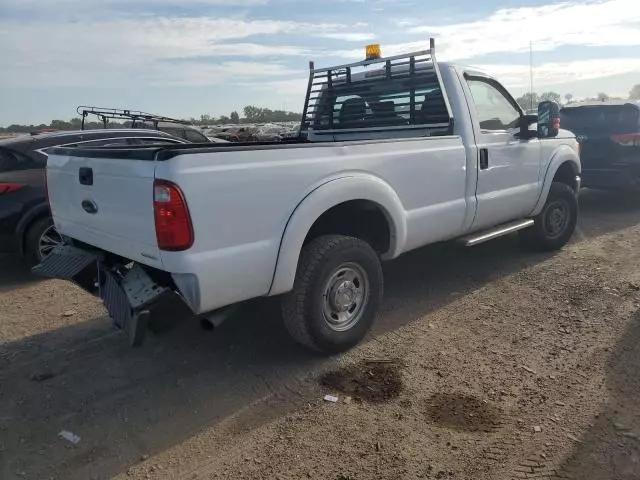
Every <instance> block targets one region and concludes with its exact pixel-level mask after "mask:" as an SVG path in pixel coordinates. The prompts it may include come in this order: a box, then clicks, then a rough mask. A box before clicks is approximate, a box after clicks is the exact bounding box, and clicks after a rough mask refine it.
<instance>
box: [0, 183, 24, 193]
mask: <svg viewBox="0 0 640 480" xmlns="http://www.w3.org/2000/svg"><path fill="white" fill-rule="evenodd" d="M24 187H26V185H23V184H21V183H0V195H3V194H5V193H12V192H16V191H18V190H20V189H21V188H24Z"/></svg>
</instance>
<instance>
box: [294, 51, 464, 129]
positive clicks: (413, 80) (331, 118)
mask: <svg viewBox="0 0 640 480" xmlns="http://www.w3.org/2000/svg"><path fill="white" fill-rule="evenodd" d="M420 55H422V56H420ZM376 62H377V60H373V62H372V63H376ZM379 63H381V64H382V65H378V66H374V65H371V64H369V63H366V62H365V63H364V64H363V63H362V62H359V63H355V64H351V65H347V66H342V67H334V68H333V69H319V70H313V69H312V71H311V78H310V83H309V91H308V94H307V106H306V108H305V119H304V122H305V128H307V129H308V134H309V136H310V137H311V136H312V137H313V141H342V140H366V139H394V138H411V137H420V136H431V135H447V134H451V133H452V126H453V119H452V117H451V114H450V108H449V106H448V102H447V100H446V95H445V93H444V91H443V87H442V85H441V82H440V79H439V75H438V73H437V67H436V65H435V64H434V63H432V62H431V58H430V57H429V53H428V51H427V53H425V52H418V53H417V54H411V56H406V57H392V58H390V59H379ZM380 66H382V68H380ZM360 67H363V70H362V71H358V72H357V73H355V69H356V68H360Z"/></svg>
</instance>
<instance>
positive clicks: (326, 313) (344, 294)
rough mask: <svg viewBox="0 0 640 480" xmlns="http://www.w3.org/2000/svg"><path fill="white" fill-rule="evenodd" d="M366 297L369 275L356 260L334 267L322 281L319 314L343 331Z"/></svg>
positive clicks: (356, 319)
mask: <svg viewBox="0 0 640 480" xmlns="http://www.w3.org/2000/svg"><path fill="white" fill-rule="evenodd" d="M368 301H369V277H368V276H367V273H366V272H365V271H364V269H363V268H362V267H361V266H360V265H358V264H356V263H344V264H342V265H340V266H339V267H338V268H336V269H335V270H334V271H333V272H332V273H331V274H330V275H329V278H328V280H327V281H326V282H325V284H324V288H323V294H322V314H323V317H324V320H325V323H326V324H327V326H328V327H329V328H330V329H331V330H334V331H336V332H344V331H346V330H349V329H350V328H352V327H353V326H354V325H355V324H357V323H358V322H359V321H360V319H361V318H362V315H363V313H364V309H365V306H366V304H367V302H368Z"/></svg>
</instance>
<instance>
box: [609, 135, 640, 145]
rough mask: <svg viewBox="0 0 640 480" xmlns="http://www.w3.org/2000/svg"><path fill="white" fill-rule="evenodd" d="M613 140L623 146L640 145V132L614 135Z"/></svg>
mask: <svg viewBox="0 0 640 480" xmlns="http://www.w3.org/2000/svg"><path fill="white" fill-rule="evenodd" d="M611 140H613V141H614V142H616V143H618V144H620V145H622V146H623V147H637V146H640V133H623V134H621V135H612V136H611Z"/></svg>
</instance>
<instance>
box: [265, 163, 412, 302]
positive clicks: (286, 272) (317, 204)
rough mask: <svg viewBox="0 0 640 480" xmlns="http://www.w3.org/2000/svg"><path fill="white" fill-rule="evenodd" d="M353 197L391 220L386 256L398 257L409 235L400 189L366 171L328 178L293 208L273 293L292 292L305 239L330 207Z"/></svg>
mask: <svg viewBox="0 0 640 480" xmlns="http://www.w3.org/2000/svg"><path fill="white" fill-rule="evenodd" d="M351 200H368V201H371V202H374V203H376V204H377V205H379V206H380V207H381V209H382V211H383V212H384V214H385V216H386V217H387V221H388V222H389V230H390V232H391V242H390V248H389V251H388V252H387V253H386V254H385V255H384V256H383V258H385V259H388V258H395V257H397V256H398V255H399V254H400V253H401V252H402V248H403V246H404V244H405V241H406V237H407V225H406V214H405V211H404V208H403V207H402V203H401V202H400V198H399V197H398V195H397V194H396V192H395V191H394V190H393V189H392V188H391V187H390V186H389V185H388V184H387V183H385V182H383V181H382V180H381V179H379V178H377V177H374V176H371V175H365V174H354V175H353V176H348V177H341V178H337V179H333V180H328V181H327V182H326V183H323V184H322V185H320V186H318V187H317V188H316V189H315V190H313V191H312V192H311V193H309V194H308V195H307V196H306V197H305V198H304V199H303V200H302V201H301V202H300V203H299V204H298V206H297V207H296V209H295V210H294V211H293V213H292V215H291V217H290V218H289V221H288V222H287V226H286V227H285V231H284V235H283V236H282V240H281V242H280V249H279V251H278V260H277V263H276V269H275V273H274V277H273V282H272V284H271V289H270V291H269V295H279V294H281V293H285V292H288V291H290V290H291V289H292V288H293V282H294V280H295V276H296V270H297V268H298V259H299V257H300V252H301V250H302V245H303V243H304V240H305V238H306V236H307V234H308V233H309V230H311V227H312V226H313V224H314V223H315V221H316V220H317V219H318V218H320V216H321V215H322V214H323V213H325V212H326V211H327V210H329V209H331V208H333V207H335V206H337V205H340V204H341V203H344V202H348V201H351Z"/></svg>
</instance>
